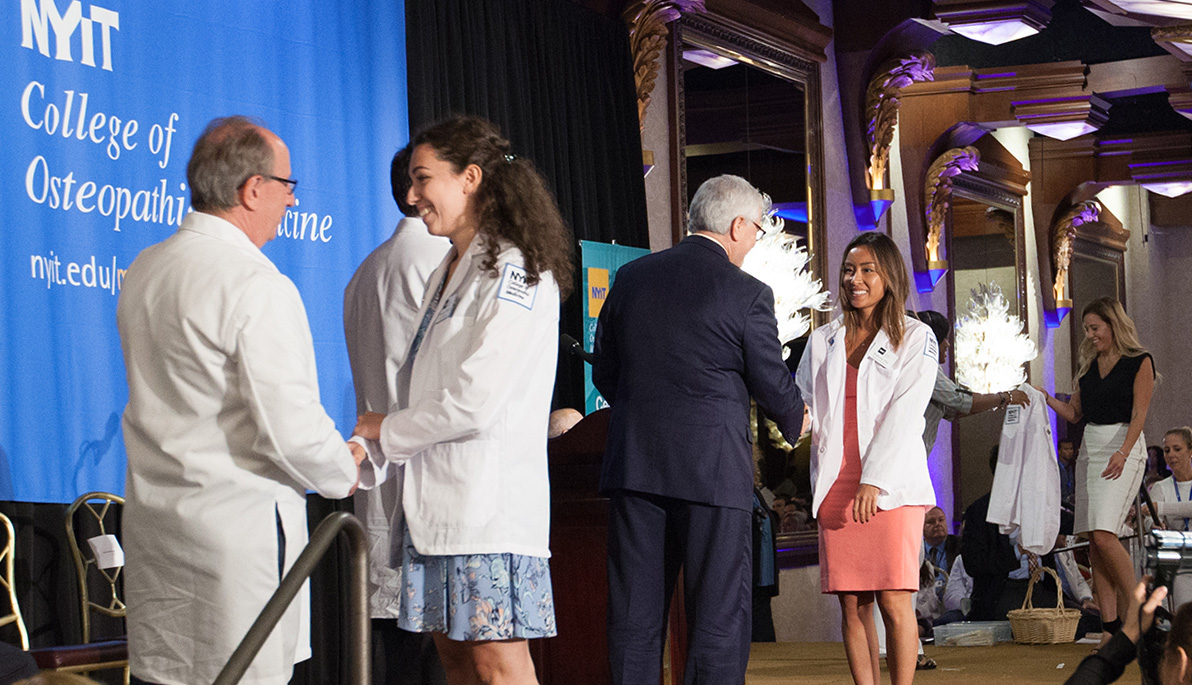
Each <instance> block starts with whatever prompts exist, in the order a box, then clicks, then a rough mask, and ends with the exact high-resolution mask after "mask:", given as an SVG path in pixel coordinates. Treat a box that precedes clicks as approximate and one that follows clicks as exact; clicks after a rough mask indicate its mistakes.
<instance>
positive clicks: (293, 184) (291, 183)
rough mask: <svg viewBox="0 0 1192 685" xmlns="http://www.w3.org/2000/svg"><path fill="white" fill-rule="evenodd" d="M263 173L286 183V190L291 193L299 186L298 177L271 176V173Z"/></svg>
mask: <svg viewBox="0 0 1192 685" xmlns="http://www.w3.org/2000/svg"><path fill="white" fill-rule="evenodd" d="M261 175H262V176H264V177H265V178H268V179H271V180H274V181H277V182H278V183H284V184H286V190H288V191H289V192H290V194H291V195H293V194H294V189H295V188H297V187H298V179H296V178H282V177H280V176H270V175H269V174H261Z"/></svg>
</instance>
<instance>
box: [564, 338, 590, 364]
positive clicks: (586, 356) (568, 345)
mask: <svg viewBox="0 0 1192 685" xmlns="http://www.w3.org/2000/svg"><path fill="white" fill-rule="evenodd" d="M559 344H560V345H562V346H563V347H564V348H565V349H566V350H567V351H568V352H570V353H571V354H573V355H575V356H577V357H579V358H580V359H582V360H584V361H586V362H588V363H589V364H592V363H594V360H595V359H596V358H595V357H593V356H592V353H591V352H589V351H587V350H585V349H584V346H583V345H580V344H579V341H578V340H576V339H575V338H573V337H571V336H570V335H567V334H566V333H564V334H563V335H560V336H559Z"/></svg>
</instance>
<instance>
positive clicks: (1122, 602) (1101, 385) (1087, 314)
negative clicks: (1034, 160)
mask: <svg viewBox="0 0 1192 685" xmlns="http://www.w3.org/2000/svg"><path fill="white" fill-rule="evenodd" d="M1083 322H1084V341H1083V342H1081V344H1080V351H1079V362H1080V366H1079V371H1077V373H1076V377H1077V379H1078V380H1077V387H1076V388H1075V391H1074V392H1073V393H1072V399H1071V400H1069V401H1068V402H1063V401H1061V400H1057V399H1055V398H1054V397H1051V396H1050V395H1048V396H1047V406H1049V407H1051V408H1052V410H1054V411H1055V413H1056V414H1057V415H1058V416H1060V417H1061V418H1063V419H1064V420H1066V421H1067V422H1068V423H1079V422H1080V421H1081V420H1082V419H1084V420H1086V421H1087V424H1086V425H1085V428H1084V439H1083V440H1082V442H1081V445H1080V455H1079V457H1078V458H1077V461H1076V526H1075V532H1076V533H1078V534H1083V535H1084V536H1085V537H1087V538H1088V539H1089V559H1090V561H1091V562H1092V567H1093V586H1094V589H1095V591H1096V594H1097V604H1098V605H1100V607H1101V619H1102V622H1103V623H1104V625H1105V637H1104V638H1103V640H1108V638H1109V636H1111V635H1112V634H1113V633H1114V632H1115V631H1116V630H1117V629H1118V628H1119V627H1120V626H1121V621H1120V620H1118V617H1119V616H1122V615H1124V612H1125V611H1126V606H1127V604H1128V603H1129V595H1130V591H1131V589H1132V588H1133V587H1134V584H1135V583H1136V582H1137V580H1136V579H1135V577H1134V567H1133V565H1132V564H1131V563H1130V555H1129V554H1128V553H1127V552H1126V548H1125V547H1123V546H1122V543H1121V542H1120V541H1119V540H1118V532H1119V531H1120V530H1121V528H1122V524H1123V523H1124V522H1125V520H1126V512H1127V511H1128V509H1129V507H1130V502H1132V501H1133V499H1134V495H1135V493H1137V492H1138V487H1139V484H1140V483H1141V482H1142V475H1143V472H1144V471H1145V470H1146V448H1145V445H1146V440H1145V439H1144V438H1143V436H1142V426H1143V424H1144V423H1146V413H1147V409H1148V407H1150V403H1151V392H1152V391H1153V390H1154V387H1155V367H1154V363H1153V362H1152V360H1151V355H1150V353H1148V352H1147V351H1146V348H1144V347H1143V346H1142V344H1141V343H1140V342H1139V341H1138V331H1137V330H1136V329H1135V327H1134V322H1133V321H1131V320H1130V317H1128V316H1126V312H1125V310H1123V309H1122V305H1121V304H1120V303H1118V302H1117V301H1116V300H1114V299H1112V298H1108V297H1103V298H1101V299H1099V300H1095V301H1094V302H1092V303H1090V304H1089V305H1088V306H1086V307H1085V308H1084V312H1083ZM1040 389H1041V388H1040ZM1044 393H1045V394H1046V391H1044ZM1115 597H1116V601H1114V598H1115Z"/></svg>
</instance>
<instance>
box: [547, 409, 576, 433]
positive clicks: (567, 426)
mask: <svg viewBox="0 0 1192 685" xmlns="http://www.w3.org/2000/svg"><path fill="white" fill-rule="evenodd" d="M583 418H584V415H583V414H581V413H579V411H578V410H575V409H571V408H567V409H556V410H554V411H552V412H551V413H550V426H549V427H548V428H547V434H546V437H547V438H557V437H559V436H560V435H562V434H564V433H566V432H567V431H569V430H571V429H572V428H574V427H575V424H577V423H579V422H580V421H581V420H583Z"/></svg>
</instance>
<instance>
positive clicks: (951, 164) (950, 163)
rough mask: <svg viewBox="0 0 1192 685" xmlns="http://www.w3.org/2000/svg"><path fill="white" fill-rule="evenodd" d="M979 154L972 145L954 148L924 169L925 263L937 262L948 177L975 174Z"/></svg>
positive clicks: (945, 215) (949, 192)
mask: <svg viewBox="0 0 1192 685" xmlns="http://www.w3.org/2000/svg"><path fill="white" fill-rule="evenodd" d="M980 163H981V153H980V152H978V151H977V148H975V147H973V146H971V145H970V146H968V147H957V148H952V149H951V150H948V151H947V152H945V153H944V154H942V155H940V156H939V157H937V158H936V160H935V161H934V162H932V163H931V166H930V167H928V168H927V179H926V183H924V190H923V205H924V207H925V208H926V212H925V213H926V218H927V261H929V262H934V261H939V258H940V234H941V233H942V231H943V228H944V222H945V221H946V220H947V218H948V203H949V201H950V200H951V198H952V177H953V176H956V175H957V174H959V173H960V172H962V171H976V170H977V165H978V164H980Z"/></svg>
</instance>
